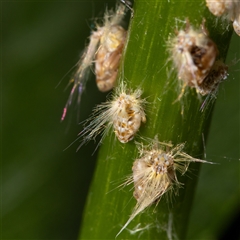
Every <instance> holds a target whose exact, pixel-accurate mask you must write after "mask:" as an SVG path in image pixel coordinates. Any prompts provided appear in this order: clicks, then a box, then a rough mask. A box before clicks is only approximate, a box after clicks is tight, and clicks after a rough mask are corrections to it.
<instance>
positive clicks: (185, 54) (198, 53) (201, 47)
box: [169, 21, 218, 95]
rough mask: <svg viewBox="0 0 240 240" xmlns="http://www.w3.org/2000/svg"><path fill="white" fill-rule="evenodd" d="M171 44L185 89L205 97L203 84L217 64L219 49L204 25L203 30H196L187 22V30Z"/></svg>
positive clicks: (182, 31)
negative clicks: (190, 89)
mask: <svg viewBox="0 0 240 240" xmlns="http://www.w3.org/2000/svg"><path fill="white" fill-rule="evenodd" d="M169 43H170V49H169V50H170V54H171V58H172V60H173V63H174V65H175V67H176V68H177V73H178V78H179V80H180V81H181V84H182V85H183V88H184V87H185V86H189V87H194V88H195V89H196V91H197V92H198V93H200V94H202V95H205V94H206V93H205V92H204V91H203V90H202V89H201V84H202V83H203V81H204V79H205V78H206V77H207V76H208V74H209V72H210V71H211V68H212V67H213V65H214V63H215V60H216V57H217V55H218V49H217V47H216V45H215V43H214V42H213V41H212V40H211V39H210V38H209V37H208V33H207V30H206V29H205V27H204V24H202V29H199V30H195V29H193V27H192V26H190V23H189V22H188V21H187V23H186V28H185V30H180V31H178V32H177V35H176V36H175V37H174V38H173V39H170V41H169Z"/></svg>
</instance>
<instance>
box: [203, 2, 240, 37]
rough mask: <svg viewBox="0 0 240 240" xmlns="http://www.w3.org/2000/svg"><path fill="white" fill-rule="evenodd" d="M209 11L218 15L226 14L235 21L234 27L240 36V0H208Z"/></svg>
mask: <svg viewBox="0 0 240 240" xmlns="http://www.w3.org/2000/svg"><path fill="white" fill-rule="evenodd" d="M206 3H207V7H208V9H209V11H210V12H211V13H212V14H213V15H215V16H217V17H220V16H224V15H225V16H226V17H227V18H228V19H229V20H231V21H233V28H234V30H235V32H236V33H237V34H238V35H239V36H240V1H239V0H206Z"/></svg>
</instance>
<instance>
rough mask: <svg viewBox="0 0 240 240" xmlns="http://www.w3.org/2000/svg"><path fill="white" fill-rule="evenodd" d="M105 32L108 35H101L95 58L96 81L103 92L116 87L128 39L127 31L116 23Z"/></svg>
mask: <svg viewBox="0 0 240 240" xmlns="http://www.w3.org/2000/svg"><path fill="white" fill-rule="evenodd" d="M105 31H106V30H105ZM104 34H105V35H107V36H104V35H103V36H102V37H101V41H100V47H99V49H98V51H97V54H96V58H95V74H96V82H97V86H98V89H99V90H100V91H102V92H106V91H109V90H111V89H112V88H113V87H114V84H115V80H116V77H117V73H118V67H119V64H120V59H121V56H122V51H123V47H124V44H125V40H126V31H125V30H124V29H123V28H122V27H121V26H118V25H114V26H111V27H110V29H109V31H108V32H107V33H104Z"/></svg>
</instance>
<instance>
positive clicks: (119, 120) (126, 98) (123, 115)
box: [112, 90, 146, 143]
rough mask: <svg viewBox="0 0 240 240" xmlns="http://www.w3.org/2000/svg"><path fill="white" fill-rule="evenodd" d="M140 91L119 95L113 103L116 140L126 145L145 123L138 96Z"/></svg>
mask: <svg viewBox="0 0 240 240" xmlns="http://www.w3.org/2000/svg"><path fill="white" fill-rule="evenodd" d="M141 94H142V91H141V90H137V91H135V92H133V93H132V94H126V93H125V92H124V93H121V95H120V96H119V97H118V98H117V99H116V100H115V101H114V102H113V105H112V111H115V114H114V115H113V128H114V132H115V134H116V136H117V138H118V140H119V141H120V142H122V143H126V142H128V141H130V140H132V139H133V137H134V135H135V134H136V132H137V131H138V129H139V128H140V126H141V123H142V122H146V116H145V113H144V110H143V108H142V104H141V100H140V96H141Z"/></svg>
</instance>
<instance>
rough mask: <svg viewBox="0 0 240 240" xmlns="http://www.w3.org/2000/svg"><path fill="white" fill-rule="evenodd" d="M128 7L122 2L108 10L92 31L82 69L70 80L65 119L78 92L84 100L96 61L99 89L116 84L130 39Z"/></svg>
mask: <svg viewBox="0 0 240 240" xmlns="http://www.w3.org/2000/svg"><path fill="white" fill-rule="evenodd" d="M126 11H127V7H126V6H125V5H123V4H119V5H118V6H117V8H116V11H115V12H114V11H112V10H110V11H106V13H105V15H104V21H103V24H102V25H101V26H100V25H97V27H96V30H95V31H93V32H92V34H91V36H90V41H89V44H88V46H87V47H86V49H85V51H84V53H83V55H82V57H81V59H80V60H79V62H78V70H77V72H76V73H75V75H74V77H73V79H72V80H71V81H70V82H73V87H72V90H71V93H70V96H69V98H68V100H67V103H66V105H65V107H64V110H63V114H62V118H61V119H62V120H64V118H65V116H66V113H67V109H68V106H70V105H71V104H72V101H73V99H74V98H75V97H76V95H77V102H78V103H80V100H81V95H82V92H83V91H84V89H85V86H86V82H87V80H88V74H89V72H90V70H91V68H90V67H91V66H92V64H93V63H95V75H96V82H97V86H98V89H99V90H100V91H102V92H106V91H109V90H111V89H112V88H113V87H114V85H115V81H116V77H117V72H118V68H119V64H120V59H121V56H122V52H123V48H124V45H125V43H126V35H127V31H126V30H125V29H124V28H123V27H122V26H121V25H122V23H123V19H124V17H125V14H126ZM76 93H78V94H76Z"/></svg>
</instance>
